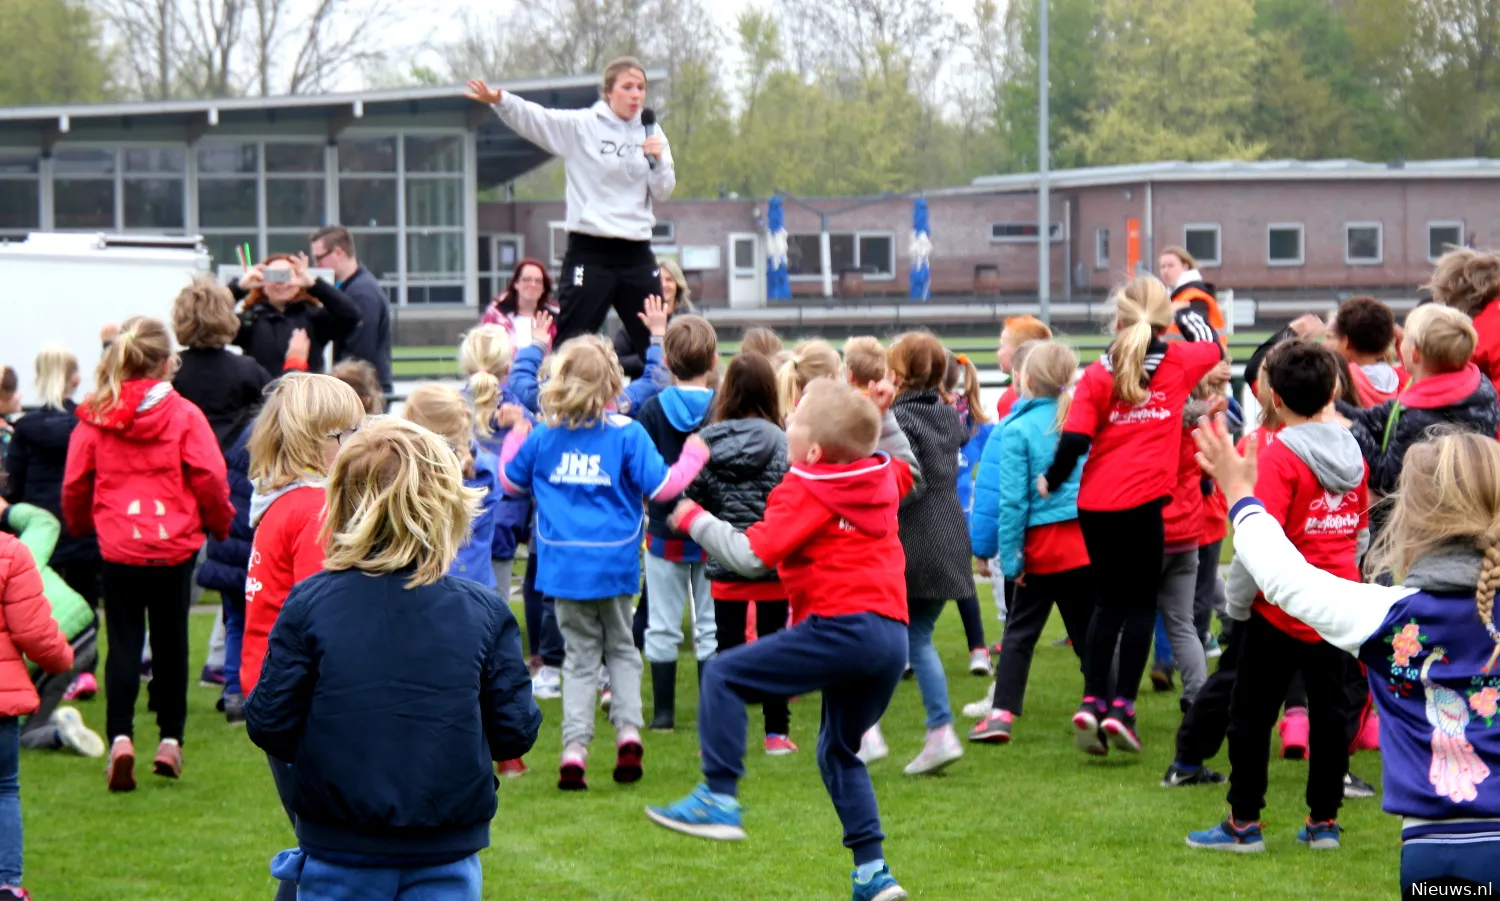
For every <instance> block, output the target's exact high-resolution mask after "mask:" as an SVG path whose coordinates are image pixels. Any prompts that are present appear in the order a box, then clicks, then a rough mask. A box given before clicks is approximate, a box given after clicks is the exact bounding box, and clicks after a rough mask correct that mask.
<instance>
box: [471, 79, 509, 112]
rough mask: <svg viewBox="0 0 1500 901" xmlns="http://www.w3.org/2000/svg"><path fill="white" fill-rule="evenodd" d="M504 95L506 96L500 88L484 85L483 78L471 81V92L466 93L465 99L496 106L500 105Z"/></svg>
mask: <svg viewBox="0 0 1500 901" xmlns="http://www.w3.org/2000/svg"><path fill="white" fill-rule="evenodd" d="M502 94H504V91H501V90H500V89H499V88H492V87H490V86H489V85H487V84H485V83H484V79H482V78H475V79H473V80H471V81H470V82H469V90H468V91H466V92H464V96H465V97H467V98H469V99H470V100H474V101H477V102H479V103H483V104H484V105H485V106H494V105H495V104H497V103H499V102H500V97H501V95H502Z"/></svg>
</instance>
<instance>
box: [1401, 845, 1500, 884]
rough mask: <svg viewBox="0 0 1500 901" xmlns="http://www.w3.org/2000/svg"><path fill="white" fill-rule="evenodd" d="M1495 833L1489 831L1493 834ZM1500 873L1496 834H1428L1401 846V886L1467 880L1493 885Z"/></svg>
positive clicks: (1499, 847)
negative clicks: (1487, 836)
mask: <svg viewBox="0 0 1500 901" xmlns="http://www.w3.org/2000/svg"><path fill="white" fill-rule="evenodd" d="M1494 834H1495V833H1490V835H1494ZM1497 874H1500V837H1496V838H1490V839H1488V840H1487V841H1486V840H1484V839H1483V838H1481V837H1480V836H1477V835H1428V836H1423V837H1421V838H1415V839H1411V840H1409V841H1406V842H1403V843H1402V845H1401V888H1402V890H1403V891H1408V890H1410V889H1411V887H1412V885H1413V884H1414V883H1417V882H1430V883H1432V884H1433V885H1463V884H1464V883H1463V880H1468V881H1469V882H1472V883H1478V884H1479V885H1486V886H1489V887H1490V888H1491V889H1493V888H1494V886H1495V883H1496V882H1500V878H1497Z"/></svg>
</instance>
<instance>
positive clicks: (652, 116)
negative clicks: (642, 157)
mask: <svg viewBox="0 0 1500 901" xmlns="http://www.w3.org/2000/svg"><path fill="white" fill-rule="evenodd" d="M641 124H642V125H644V126H646V137H648V138H649V137H651V136H652V135H654V134H656V110H654V109H652V108H651V107H649V106H648V107H646V108H645V109H643V110H641ZM646 162H647V163H649V164H650V165H651V168H652V169H655V168H656V163H657V158H656V154H654V153H648V154H646Z"/></svg>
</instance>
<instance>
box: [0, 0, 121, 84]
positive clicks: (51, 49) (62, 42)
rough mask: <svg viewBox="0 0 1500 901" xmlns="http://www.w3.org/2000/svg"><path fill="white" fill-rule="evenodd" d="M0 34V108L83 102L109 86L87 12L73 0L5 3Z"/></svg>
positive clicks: (95, 26)
mask: <svg viewBox="0 0 1500 901" xmlns="http://www.w3.org/2000/svg"><path fill="white" fill-rule="evenodd" d="M0 34H3V35H6V36H7V38H8V40H7V41H6V45H7V46H6V52H5V55H4V58H3V60H0V106H26V105H36V104H62V103H87V102H93V101H99V100H105V99H108V98H110V97H111V96H113V95H114V93H115V85H114V82H113V80H112V78H111V76H110V60H109V56H108V54H107V53H106V51H105V50H104V46H103V40H102V39H101V35H100V22H99V21H98V19H97V18H96V17H95V16H94V14H93V12H92V11H91V10H90V9H89V8H88V7H87V6H84V5H83V4H82V3H79V2H75V0H5V2H3V3H0Z"/></svg>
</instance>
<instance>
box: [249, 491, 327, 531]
mask: <svg viewBox="0 0 1500 901" xmlns="http://www.w3.org/2000/svg"><path fill="white" fill-rule="evenodd" d="M322 484H323V481H322V480H321V479H298V480H297V481H295V482H292V483H291V484H289V485H283V486H281V487H280V488H277V489H275V490H273V491H261V489H260V485H256V486H255V493H254V494H252V495H250V528H252V529H253V528H255V527H257V526H259V525H260V519H261V517H262V516H265V515H266V511H267V510H270V509H271V505H272V504H274V503H276V499H277V498H279V497H281V496H282V495H283V494H287V493H289V492H292V491H296V490H297V489H298V488H311V487H319V486H321V485H322Z"/></svg>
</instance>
